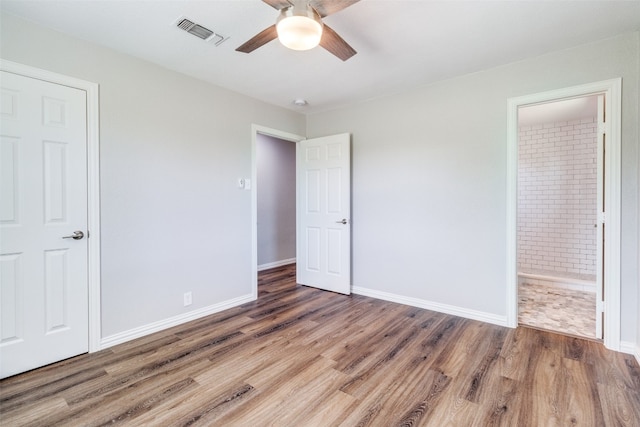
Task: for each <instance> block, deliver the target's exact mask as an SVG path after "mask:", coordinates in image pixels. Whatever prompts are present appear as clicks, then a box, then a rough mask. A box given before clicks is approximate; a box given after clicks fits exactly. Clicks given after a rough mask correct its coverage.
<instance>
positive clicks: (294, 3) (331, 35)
mask: <svg viewBox="0 0 640 427" xmlns="http://www.w3.org/2000/svg"><path fill="white" fill-rule="evenodd" d="M262 1H263V2H265V3H267V4H268V5H269V6H271V7H273V8H275V9H277V10H279V11H280V15H279V16H278V20H277V21H276V23H275V24H274V25H272V26H270V27H269V28H267V29H265V30H263V31H261V32H260V33H258V34H257V35H255V36H254V37H253V38H251V39H249V40H248V41H247V42H246V43H244V44H243V45H242V46H240V47H238V48H237V49H236V51H238V52H244V53H250V52H253V51H254V50H256V49H257V48H259V47H261V46H263V45H265V44H267V43H269V42H270V41H272V40H274V39H276V38H278V39H279V40H280V42H281V43H282V44H284V45H285V46H286V47H288V48H290V49H294V50H308V49H311V48H314V47H316V46H317V45H318V44H319V45H320V46H322V47H323V48H325V49H326V50H328V51H329V52H330V53H332V54H333V55H335V56H337V57H338V58H340V59H342V60H343V61H346V60H347V59H349V58H351V57H352V56H353V55H355V54H356V51H355V49H354V48H352V47H351V46H349V44H348V43H347V42H346V41H344V40H343V39H342V37H340V36H339V35H338V34H337V33H336V32H335V31H333V30H332V29H331V28H330V27H329V26H328V25H327V24H325V23H323V22H322V18H324V17H325V16H329V15H331V14H332V13H336V12H338V11H340V10H342V9H344V8H346V7H349V6H351V5H352V4H354V3H357V2H358V1H359V0H262Z"/></svg>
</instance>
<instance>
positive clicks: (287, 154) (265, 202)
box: [256, 133, 296, 266]
mask: <svg viewBox="0 0 640 427" xmlns="http://www.w3.org/2000/svg"><path fill="white" fill-rule="evenodd" d="M256 167H257V182H256V191H257V193H258V194H257V214H258V266H264V265H265V264H266V265H268V264H274V263H278V262H281V261H286V260H291V259H292V258H295V257H296V143H295V142H290V141H285V140H282V139H278V138H274V137H272V136H268V135H262V134H260V133H259V134H258V135H257V136H256Z"/></svg>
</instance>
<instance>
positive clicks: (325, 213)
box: [296, 134, 351, 294]
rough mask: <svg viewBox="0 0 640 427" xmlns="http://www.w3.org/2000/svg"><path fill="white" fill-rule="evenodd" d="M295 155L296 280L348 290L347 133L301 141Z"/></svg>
mask: <svg viewBox="0 0 640 427" xmlns="http://www.w3.org/2000/svg"><path fill="white" fill-rule="evenodd" d="M297 157H298V159H297V166H296V167H297V174H298V179H297V185H298V197H297V204H298V239H297V276H298V277H297V281H298V283H299V284H302V285H307V286H314V287H317V288H321V289H325V290H328V291H334V292H339V293H343V294H350V293H351V148H350V135H349V134H341V135H333V136H328V137H323V138H316V139H308V140H304V141H301V142H300V143H299V144H298V149H297Z"/></svg>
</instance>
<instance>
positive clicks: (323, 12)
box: [263, 0, 360, 18]
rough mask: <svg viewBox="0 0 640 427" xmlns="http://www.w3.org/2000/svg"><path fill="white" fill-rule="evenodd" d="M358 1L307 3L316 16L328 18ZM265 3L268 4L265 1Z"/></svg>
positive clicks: (325, 0) (313, 1) (338, 0)
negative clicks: (316, 13)
mask: <svg viewBox="0 0 640 427" xmlns="http://www.w3.org/2000/svg"><path fill="white" fill-rule="evenodd" d="M263 1H267V0H263ZM359 1H360V0H311V1H309V4H310V5H311V7H313V8H314V9H315V10H316V12H318V14H319V15H320V16H321V17H322V18H324V17H325V16H329V15H331V14H332V13H336V12H339V11H341V10H342V9H345V8H347V7H349V6H351V5H352V4H354V3H358V2H359ZM267 3H269V2H268V1H267ZM274 7H275V6H274Z"/></svg>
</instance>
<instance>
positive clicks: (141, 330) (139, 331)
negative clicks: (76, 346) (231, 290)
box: [100, 294, 255, 350]
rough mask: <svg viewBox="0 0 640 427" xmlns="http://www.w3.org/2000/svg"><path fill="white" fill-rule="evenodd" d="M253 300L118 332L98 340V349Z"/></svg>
mask: <svg viewBox="0 0 640 427" xmlns="http://www.w3.org/2000/svg"><path fill="white" fill-rule="evenodd" d="M254 300H255V296H253V295H252V294H249V295H244V296H241V297H238V298H234V299H231V300H228V301H223V302H221V303H218V304H214V305H210V306H208V307H203V308H199V309H197V310H193V311H190V312H188V313H183V314H179V315H177V316H173V317H169V318H168V319H164V320H160V321H158V322H153V323H149V324H148V325H144V326H139V327H137V328H133V329H129V330H128V331H124V332H119V333H117V334H114V335H110V336H108V337H104V338H102V339H101V340H100V349H101V350H102V349H105V348H108V347H112V346H114V345H117V344H122V343H124V342H127V341H131V340H133V339H135V338H140V337H143V336H145V335H149V334H152V333H154V332H160V331H162V330H164V329H168V328H171V327H174V326H178V325H181V324H183V323H186V322H190V321H192V320H196V319H199V318H201V317H205V316H208V315H210V314H214V313H218V312H220V311H222V310H226V309H229V308H232V307H237V306H239V305H242V304H245V303H247V302H251V301H254Z"/></svg>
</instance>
